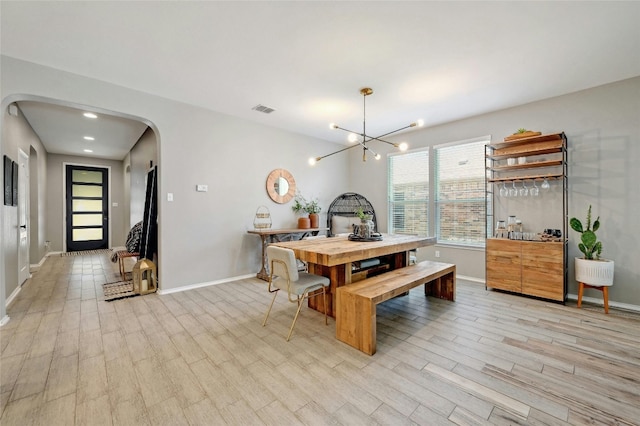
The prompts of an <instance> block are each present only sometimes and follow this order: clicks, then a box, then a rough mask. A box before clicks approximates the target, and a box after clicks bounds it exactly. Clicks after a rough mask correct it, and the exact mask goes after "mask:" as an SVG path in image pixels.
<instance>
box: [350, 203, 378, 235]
mask: <svg viewBox="0 0 640 426" xmlns="http://www.w3.org/2000/svg"><path fill="white" fill-rule="evenodd" d="M356 216H358V217H359V218H360V226H359V227H358V231H357V232H356V233H357V234H358V235H359V236H361V237H362V238H370V237H371V235H372V234H373V231H374V228H375V224H374V223H373V215H372V214H370V213H366V212H365V211H364V210H363V209H362V207H358V210H356ZM355 227H356V226H355V225H354V228H355ZM354 230H355V229H354Z"/></svg>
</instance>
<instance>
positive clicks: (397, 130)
mask: <svg viewBox="0 0 640 426" xmlns="http://www.w3.org/2000/svg"><path fill="white" fill-rule="evenodd" d="M415 126H416V123H411V124H409V125H406V126H404V127H400V128H399V129H396V130H392V131H390V132H389V133H385V134H384V135H380V136H378V137H372V136H367V137H368V138H371V139H376V140H380V139H379V138H384V137H385V136H389V135H391V134H393V133H396V132H399V131H400V130H404V129H408V128H409V127H415ZM382 142H386V141H382ZM387 143H390V142H387Z"/></svg>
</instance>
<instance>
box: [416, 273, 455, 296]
mask: <svg viewBox="0 0 640 426" xmlns="http://www.w3.org/2000/svg"><path fill="white" fill-rule="evenodd" d="M424 295H425V296H433V297H437V298H438V299H446V300H451V301H452V302H455V300H456V273H455V271H454V272H450V273H448V274H446V275H443V276H441V277H440V278H436V279H435V280H433V281H430V282H428V283H426V284H425V285H424Z"/></svg>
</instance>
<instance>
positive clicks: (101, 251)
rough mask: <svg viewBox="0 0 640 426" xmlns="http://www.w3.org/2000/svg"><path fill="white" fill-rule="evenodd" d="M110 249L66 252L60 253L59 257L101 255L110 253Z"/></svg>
mask: <svg viewBox="0 0 640 426" xmlns="http://www.w3.org/2000/svg"><path fill="white" fill-rule="evenodd" d="M111 251H112V250H111V249H101V250H82V251H68V252H65V253H60V256H61V257H67V256H86V255H90V254H103V253H111Z"/></svg>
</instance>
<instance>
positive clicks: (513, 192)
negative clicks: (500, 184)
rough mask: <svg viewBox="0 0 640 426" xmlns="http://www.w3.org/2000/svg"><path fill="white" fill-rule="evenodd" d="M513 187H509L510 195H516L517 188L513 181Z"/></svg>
mask: <svg viewBox="0 0 640 426" xmlns="http://www.w3.org/2000/svg"><path fill="white" fill-rule="evenodd" d="M512 184H513V188H509V196H510V197H517V196H518V188H516V182H515V181H513V182H512Z"/></svg>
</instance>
